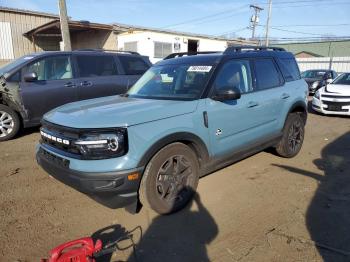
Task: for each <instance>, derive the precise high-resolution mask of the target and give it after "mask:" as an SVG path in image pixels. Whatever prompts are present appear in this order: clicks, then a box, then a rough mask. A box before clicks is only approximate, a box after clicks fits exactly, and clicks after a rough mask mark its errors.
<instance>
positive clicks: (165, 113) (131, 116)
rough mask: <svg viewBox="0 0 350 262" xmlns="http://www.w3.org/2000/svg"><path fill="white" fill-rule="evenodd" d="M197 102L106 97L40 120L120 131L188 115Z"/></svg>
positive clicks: (72, 105) (73, 105) (67, 107)
mask: <svg viewBox="0 0 350 262" xmlns="http://www.w3.org/2000/svg"><path fill="white" fill-rule="evenodd" d="M197 104H198V100H194V101H174V100H154V99H139V98H129V97H120V96H109V97H102V98H96V99H90V100H84V101H80V102H74V103H70V104H66V105H64V106H60V107H58V108H56V109H54V110H52V111H50V112H49V113H47V114H45V115H44V119H45V120H47V121H49V122H51V123H54V124H57V125H62V126H67V127H73V128H74V127H75V128H107V127H124V126H132V125H137V124H142V123H146V122H150V121H156V120H160V119H164V118H169V117H174V116H178V115H183V114H188V113H191V112H193V111H195V110H196V107H197Z"/></svg>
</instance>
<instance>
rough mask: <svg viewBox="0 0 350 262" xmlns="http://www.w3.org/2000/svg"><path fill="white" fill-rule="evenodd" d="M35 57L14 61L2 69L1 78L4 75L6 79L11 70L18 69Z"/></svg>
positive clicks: (27, 56) (0, 69) (28, 56)
mask: <svg viewBox="0 0 350 262" xmlns="http://www.w3.org/2000/svg"><path fill="white" fill-rule="evenodd" d="M33 57H34V56H31V55H26V56H22V57H20V58H18V59H16V60H14V61H11V62H9V63H7V64H6V65H4V66H3V67H0V76H1V75H4V76H5V77H6V75H5V74H6V73H9V72H10V71H11V70H13V69H14V68H16V67H17V66H18V65H20V64H22V63H24V62H26V61H28V60H30V59H32V58H33Z"/></svg>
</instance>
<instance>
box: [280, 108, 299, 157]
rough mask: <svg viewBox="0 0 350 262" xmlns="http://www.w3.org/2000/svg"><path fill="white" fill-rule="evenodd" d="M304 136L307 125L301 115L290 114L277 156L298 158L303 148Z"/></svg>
mask: <svg viewBox="0 0 350 262" xmlns="http://www.w3.org/2000/svg"><path fill="white" fill-rule="evenodd" d="M304 134H305V123H304V121H303V119H302V117H301V116H300V114H297V113H292V114H289V115H288V118H287V120H286V123H285V125H284V128H283V135H282V138H281V140H280V142H279V143H278V145H277V146H276V151H277V154H278V155H280V156H282V157H286V158H291V157H294V156H296V155H297V154H298V153H299V151H300V149H301V147H302V144H303V141H304Z"/></svg>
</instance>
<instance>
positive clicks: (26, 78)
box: [23, 72, 38, 82]
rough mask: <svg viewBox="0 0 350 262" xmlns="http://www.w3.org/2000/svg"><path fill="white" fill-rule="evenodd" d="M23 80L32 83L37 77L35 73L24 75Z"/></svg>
mask: <svg viewBox="0 0 350 262" xmlns="http://www.w3.org/2000/svg"><path fill="white" fill-rule="evenodd" d="M23 78H24V81H25V82H34V81H37V80H38V75H37V74H36V73H35V72H31V73H26V74H25V75H24V77H23Z"/></svg>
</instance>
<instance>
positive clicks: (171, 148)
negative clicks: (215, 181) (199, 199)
mask: <svg viewBox="0 0 350 262" xmlns="http://www.w3.org/2000/svg"><path fill="white" fill-rule="evenodd" d="M198 181H199V165H198V160H197V156H196V154H195V153H194V152H193V151H192V150H191V149H190V148H189V147H188V146H186V145H185V144H182V143H173V144H170V145H167V146H166V147H164V148H163V149H161V150H160V151H159V152H158V153H157V154H155V156H154V157H153V158H152V159H151V161H150V162H149V163H148V165H147V167H146V170H145V172H144V174H143V177H142V180H141V185H140V189H139V197H140V201H141V203H142V204H143V205H144V206H146V207H149V208H151V209H153V210H154V211H156V212H157V213H158V214H162V215H164V214H170V213H173V212H176V211H178V210H180V209H182V208H183V207H185V206H186V205H187V203H188V202H189V201H190V200H191V199H192V197H193V195H194V193H195V191H196V189H197V186H198Z"/></svg>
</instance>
